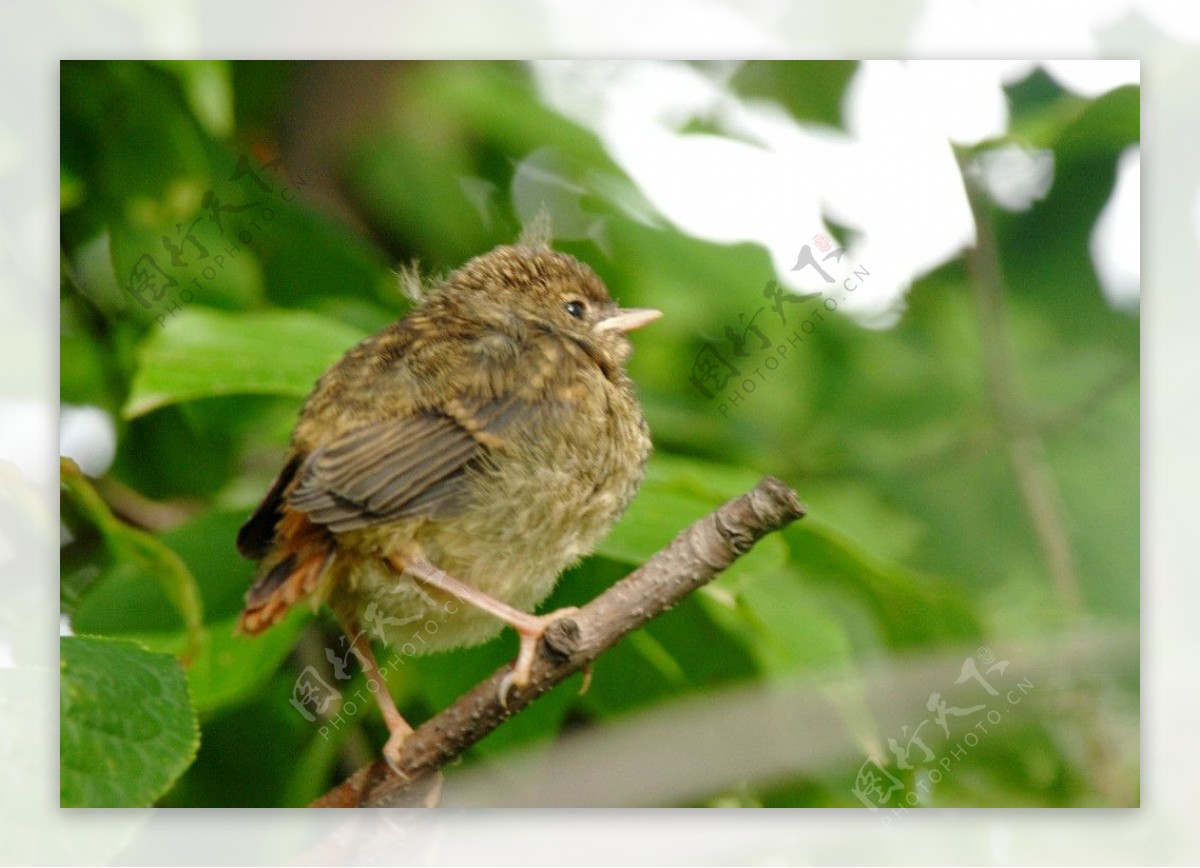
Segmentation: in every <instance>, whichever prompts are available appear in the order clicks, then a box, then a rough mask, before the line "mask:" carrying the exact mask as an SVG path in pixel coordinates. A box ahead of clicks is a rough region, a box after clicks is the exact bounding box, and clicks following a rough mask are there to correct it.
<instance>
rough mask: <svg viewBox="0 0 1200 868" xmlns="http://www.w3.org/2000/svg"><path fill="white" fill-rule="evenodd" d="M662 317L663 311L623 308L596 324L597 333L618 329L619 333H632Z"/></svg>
mask: <svg viewBox="0 0 1200 868" xmlns="http://www.w3.org/2000/svg"><path fill="white" fill-rule="evenodd" d="M660 316H662V311H661V310H654V309H653V308H648V307H623V308H619V309H618V310H617V311H616V312H615V313H613V314H611V315H610V316H606V317H605V318H604V319H602V320H600V321H599V322H598V323H596V331H601V332H602V331H610V330H612V329H616V330H617V331H622V332H631V331H633V330H634V329H640V328H641V327H642V326H644V325H649V324H650V323H652V322H654V321H655V320H656V319H658V318H659V317H660Z"/></svg>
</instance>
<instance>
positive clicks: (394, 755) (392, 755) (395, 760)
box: [383, 729, 412, 781]
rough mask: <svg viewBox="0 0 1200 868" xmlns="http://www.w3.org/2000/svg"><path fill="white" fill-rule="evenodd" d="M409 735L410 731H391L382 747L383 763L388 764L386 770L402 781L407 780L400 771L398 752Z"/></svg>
mask: <svg viewBox="0 0 1200 868" xmlns="http://www.w3.org/2000/svg"><path fill="white" fill-rule="evenodd" d="M411 733H412V730H409V731H408V732H404V731H401V730H399V729H397V730H393V731H392V734H391V735H389V736H388V740H387V743H386V744H385V745H384V746H383V761H384V762H385V763H387V764H388V768H390V769H391V770H392V773H393V774H395V775H396V776H397V777H399V778H401V779H402V780H404V781H407V780H408V774H407V773H406V772H404V771H402V770H401V769H400V752H401V750H403V748H404V742H405V741H406V740H407V739H408V736H409V735H410V734H411Z"/></svg>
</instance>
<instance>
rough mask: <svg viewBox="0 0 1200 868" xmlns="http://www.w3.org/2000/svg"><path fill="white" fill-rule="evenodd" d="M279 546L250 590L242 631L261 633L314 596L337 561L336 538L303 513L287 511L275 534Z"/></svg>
mask: <svg viewBox="0 0 1200 868" xmlns="http://www.w3.org/2000/svg"><path fill="white" fill-rule="evenodd" d="M275 539H276V543H277V544H276V546H275V548H274V550H273V551H272V552H271V553H270V554H268V555H267V557H266V558H265V559H264V560H263V563H262V569H261V571H260V572H259V576H258V580H257V581H255V583H254V584H253V585H252V586H251V588H250V590H249V591H248V592H247V593H246V607H245V609H244V610H243V611H242V616H241V618H239V619H238V625H237V629H238V632H239V633H246V634H248V635H254V634H255V633H261V632H262V631H263V630H265V629H267V628H268V627H270V626H271V625H272V624H275V623H277V622H278V621H280V620H281V619H282V618H283V616H284V615H286V614H287V612H288V610H289V609H291V607H292V606H293V605H294V604H295V603H296V602H298V601H299V600H303V599H306V598H309V597H313V595H314V594H315V593H317V592H318V590H319V588H320V586H321V579H322V577H323V576H324V575H325V573H326V572H327V571H328V569H329V566H330V563H331V562H332V560H333V552H334V547H333V541H332V540H331V539H330V537H329V534H328V532H327V531H325V530H324V528H321V527H319V526H317V525H314V524H313V523H312V522H310V521H309V520H308V518H307V517H306V516H305V515H304V514H303V513H301V512H295V511H292V510H287V509H286V508H285V510H284V514H283V517H282V518H281V519H280V521H279V525H278V527H277V528H276V533H275Z"/></svg>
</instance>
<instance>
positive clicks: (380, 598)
mask: <svg viewBox="0 0 1200 868" xmlns="http://www.w3.org/2000/svg"><path fill="white" fill-rule="evenodd" d="M657 317H658V312H657V311H639V310H621V309H619V308H618V307H617V306H616V304H615V303H614V302H613V301H612V299H611V298H610V296H609V294H608V291H607V289H606V288H605V286H604V284H603V283H602V282H601V281H600V279H599V278H598V277H597V276H596V275H595V273H593V272H592V271H591V269H589V268H587V266H585V265H583V264H581V263H580V262H578V261H577V260H575V259H573V258H572V257H570V256H567V255H565V254H562V253H557V252H554V251H552V250H550V249H549V248H547V247H545V246H542V245H536V244H521V245H516V246H509V247H498V248H496V249H495V250H493V251H491V252H490V253H488V254H486V255H484V256H480V257H477V258H476V259H473V260H471V261H470V262H468V263H467V264H466V265H464V266H463V267H462V268H460V269H459V270H458V271H456V272H454V273H453V274H451V275H450V277H449V278H447V279H446V280H445V281H444V282H443V283H442V284H441V285H440V286H438V287H437V288H436V289H435V290H434V291H433V292H432V293H431V294H430V295H429V296H428V297H427V298H426V299H425V301H424V302H423V303H421V304H420V305H419V306H418V307H417V308H416V309H414V310H413V311H412V312H411V313H409V315H408V316H406V317H404V318H403V319H401V320H399V321H398V322H396V323H393V324H392V325H391V326H389V327H388V328H386V329H384V330H383V331H382V332H380V333H379V334H377V335H375V336H374V337H371V338H368V339H367V340H365V341H363V342H362V343H361V344H359V345H358V346H356V347H354V348H353V349H352V350H350V351H349V352H348V353H347V354H346V355H345V356H344V357H343V358H342V359H341V360H340V361H339V362H337V363H336V364H335V365H334V366H333V367H332V368H330V369H329V371H327V372H326V373H325V375H324V376H322V377H321V379H320V380H319V381H318V383H317V385H316V388H315V389H314V390H313V392H312V394H311V395H310V396H309V398H308V400H307V401H306V402H305V405H304V408H303V410H302V411H301V414H300V419H299V421H298V423H297V425H296V428H295V431H294V433H293V437H292V449H291V454H290V455H289V457H288V460H287V462H286V464H285V466H284V469H283V470H282V471H281V473H280V474H279V476H278V478H277V479H276V480H275V482H274V484H273V485H272V486H271V489H270V491H269V492H268V493H267V495H266V497H265V498H264V500H263V502H262V504H261V505H260V506H259V508H258V510H257V511H256V512H255V513H254V515H253V516H252V517H251V518H250V520H249V521H247V522H246V524H245V526H244V527H243V528H242V529H241V531H240V533H239V534H238V540H237V544H238V550H239V551H240V552H241V553H242V554H243V555H244V556H246V557H248V558H252V559H256V560H261V561H262V566H261V570H260V574H259V578H258V580H257V581H256V582H255V584H254V586H253V587H252V588H251V589H250V592H249V594H248V595H247V599H246V609H245V611H244V612H243V614H242V618H241V624H240V625H241V629H242V630H244V631H245V632H247V633H257V632H260V631H261V630H264V629H266V628H267V627H269V626H271V625H272V624H273V623H275V622H276V621H278V620H279V619H280V618H281V617H282V616H283V615H284V614H285V613H286V611H287V610H288V608H289V607H290V606H292V605H293V604H295V603H296V602H298V601H300V600H302V599H308V600H309V601H310V602H317V601H325V602H328V603H329V605H330V606H331V608H332V609H333V610H334V611H335V613H336V614H337V615H338V616H339V618H340V619H341V621H342V624H343V627H344V629H345V630H346V631H347V633H348V635H349V636H350V637H352V638H353V637H355V636H359V635H360V634H361V632H362V631H361V630H360V629H359V626H360V624H361V622H362V621H363V619H364V616H365V617H366V618H367V620H370V621H372V622H373V624H374V625H375V626H376V627H378V628H379V630H378V632H376V631H372V633H373V635H376V638H382V639H383V640H384V641H386V642H387V643H388V644H389V645H394V650H395V651H396V652H397V653H400V649H401V647H403V648H404V649H405V650H404V653H413V649H416V653H423V652H425V651H431V650H438V649H444V648H451V647H456V646H461V645H468V644H475V643H478V642H482V641H485V640H486V639H489V638H491V637H492V636H494V635H495V634H496V633H498V632H499V631H500V629H501V627H502V626H503V624H502V620H503V621H507V622H508V623H510V624H512V625H513V626H514V627H516V629H517V630H518V633H519V634H520V636H521V645H522V647H521V656H520V657H519V658H518V662H517V666H516V668H515V670H514V678H513V680H514V681H515V682H516V683H518V684H522V683H524V682H525V681H527V679H528V674H529V666H530V664H531V663H532V660H533V650H534V648H535V646H536V642H537V640H538V638H539V637H540V635H541V633H542V632H543V631H544V629H545V626H546V625H548V623H549V622H550V620H552V617H553V616H552V615H551V616H542V617H541V618H537V617H534V616H530V615H527V614H524V613H526V612H528V611H529V610H531V609H532V608H533V607H534V606H536V605H537V604H538V603H539V602H541V601H542V600H543V599H545V597H546V596H547V595H548V594H549V593H550V591H551V589H552V588H553V586H554V582H555V580H556V579H557V577H558V575H559V574H560V573H561V572H562V571H563V569H565V568H566V567H567V566H569V565H570V564H572V563H574V562H575V561H577V560H578V559H579V558H581V557H582V556H584V555H585V554H587V553H589V552H590V551H591V550H592V549H593V547H594V546H595V544H596V542H597V541H598V540H599V538H600V537H601V536H602V535H603V534H604V533H605V532H607V530H608V529H609V528H610V527H611V526H612V524H613V522H615V521H616V519H617V518H618V516H620V514H621V513H622V512H623V511H624V509H625V507H626V506H627V505H628V503H629V501H630V499H631V498H632V497H633V495H634V493H635V492H636V490H637V488H638V486H639V484H640V482H641V478H642V473H643V469H644V466H645V462H646V458H647V456H648V455H649V452H650V439H649V435H648V432H647V428H646V423H645V421H644V419H643V417H642V413H641V408H640V406H639V405H638V402H637V399H636V397H635V396H634V390H633V386H632V383H631V382H630V380H629V378H628V377H627V376H626V374H625V369H624V365H625V361H626V360H627V358H628V356H629V352H630V345H629V342H628V340H627V339H626V338H625V332H626V331H628V330H630V329H633V328H637V327H639V326H641V325H644V324H646V323H647V322H650V321H652V320H653V319H656V318H657ZM367 613H369V614H367ZM367 626H368V627H370V626H371V624H368V625H367ZM417 631H421V642H420V643H419V644H417V643H414V642H413V641H411V637H412V634H413V633H414V632H417ZM355 645H356V650H357V651H358V652H359V657H360V659H362V660H363V662H364V665H365V666H366V667H367V668H368V670H372V669H373V668H374V661H373V658H371V656H370V646H369V644H368V643H367V642H366V641H365V639H362V638H361V637H360V638H359V640H358V641H357V642H356V643H355ZM377 695H379V696H380V697H381V702H382V704H383V710H384V715H385V718H386V719H387V721H388V725H389V728H390V729H391V731H392V738H391V739H390V740H389V743H388V746H387V749H386V750H385V755H388V756H389V758H390V757H392V756H394V755H395V753H396V751H397V750H398V748H399V744H400V741H401V740H402V739H403V736H404V734H405V733H407V732H408V731H409V730H408V726H407V724H406V723H404V721H403V719H402V718H400V716H399V714H398V713H396V711H395V708H394V706H391V703H390V700H388V699H386V690H381V691H378V693H377Z"/></svg>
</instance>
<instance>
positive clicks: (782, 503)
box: [311, 476, 805, 808]
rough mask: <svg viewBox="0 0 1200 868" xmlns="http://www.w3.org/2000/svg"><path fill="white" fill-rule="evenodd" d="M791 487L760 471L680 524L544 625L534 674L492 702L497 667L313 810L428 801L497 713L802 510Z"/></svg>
mask: <svg viewBox="0 0 1200 868" xmlns="http://www.w3.org/2000/svg"><path fill="white" fill-rule="evenodd" d="M804 513H805V509H804V506H803V505H802V504H801V503H800V500H799V498H798V497H797V496H796V493H795V492H794V491H792V490H791V489H790V488H788V487H787V486H786V485H784V484H783V483H782V482H780V481H779V480H778V479H775V478H774V477H770V476H768V477H765V478H764V479H763V480H762V481H761V482H759V484H758V485H757V486H755V487H754V488H753V489H752V490H751V491H749V492H747V493H746V494H743V495H741V496H740V497H737V498H735V499H733V500H731V501H729V502H728V503H726V504H724V505H722V506H721V507H719V508H718V509H717V510H716V511H715V512H712V513H710V514H709V515H706V516H705V517H704V518H702V519H700V520H699V521H697V522H696V523H695V524H693V525H692V526H691V527H689V528H687V529H686V530H684V531H682V532H681V533H680V534H679V535H678V536H677V537H675V539H674V540H673V541H672V542H671V544H670V545H668V546H667V547H666V548H664V549H663V550H661V551H660V552H658V553H657V554H655V555H654V556H653V557H652V558H650V560H648V561H647V562H646V563H645V564H644V565H643V566H641V567H640V568H638V569H637V570H635V571H634V572H632V573H630V574H629V575H628V576H626V577H625V578H624V579H622V580H621V581H619V582H617V584H615V585H613V586H612V587H611V588H609V589H608V590H607V591H605V592H604V593H603V594H601V595H600V596H599V597H597V598H596V599H594V600H592V602H590V603H588V604H587V605H586V606H584V607H583V608H582V609H581V610H580V611H579V612H578V613H577V614H575V615H572V616H570V617H568V618H562V619H560V620H558V621H556V622H555V623H554V624H552V625H551V626H550V629H549V630H548V631H547V632H546V636H545V638H544V640H543V642H542V644H541V646H540V648H539V656H538V659H537V661H536V662H535V663H534V668H533V680H532V682H531V683H530V685H529V686H528V687H526V688H524V689H516V688H514V689H512V690H511V691H510V692H509V694H508V697H507V703H506V704H502V703H501V702H500V683H501V682H502V681H503V680H504V676H505V675H506V674H507V673H508V671H509V670H510V668H511V666H508V665H506V666H504V667H503V668H501V669H500V670H499V671H497V672H495V673H494V674H493V675H492V676H491V677H490V678H488V679H486V680H484V681H483V682H481V683H479V684H477V685H476V686H475V687H474V688H473V689H472V690H471V691H470V692H469V693H467V694H465V695H463V696H462V697H460V698H459V699H458V700H457V701H456V702H455V703H454V704H453V705H451V706H450V707H449V708H447V709H446V710H445V711H443V712H442V713H441V714H439V715H437V716H436V717H433V718H431V719H430V720H429V721H427V722H426V723H425V725H424V726H422V727H421V728H420V729H418V730H417V731H416V732H414V733H413V734H412V735H410V736H409V737H408V739H407V741H405V743H404V747H403V750H402V753H401V756H400V761H399V768H400V771H401V772H402V773H403V776H401V775H397V774H395V773H394V772H393V771H392V770H391V769H390V768H389V767H388V766H387V764H386V763H384V762H383V760H376V761H375V762H373V763H371V764H370V765H368V766H366V767H364V768H362V769H359V770H358V771H357V772H355V773H354V774H353V775H351V776H350V777H349V778H347V779H346V780H345V781H343V782H342V783H340V784H338V785H337V786H336V787H334V788H333V789H332V790H330V791H329V792H328V793H326V794H325V795H323V796H321V797H320V798H319V799H317V800H316V801H314V802H313V803H312V805H311V807H314V808H351V807H394V806H399V805H413V804H421V803H422V802H427V801H428V793H429V791H430V790H431V789H437V788H438V785H437V783H436V782H435V779H436V778H437V774H436V773H437V771H438V769H440V768H441V767H442V766H443V765H445V764H446V763H448V762H450V761H451V760H453V759H454V758H456V757H457V756H459V755H460V754H461V753H462V752H463V751H465V750H466V749H467V748H468V747H470V746H471V745H473V744H474V743H475V742H477V741H479V740H480V739H481V738H483V737H484V736H486V735H487V734H488V733H490V732H491V731H492V730H494V729H495V728H496V727H498V726H499V725H500V724H502V723H503V722H504V721H505V720H507V719H508V718H510V717H512V716H513V715H514V714H517V713H519V712H520V711H521V710H522V709H524V708H525V707H526V706H527V705H529V704H530V703H531V702H533V701H534V700H535V699H537V698H538V697H539V696H541V695H542V694H543V693H546V692H547V691H548V690H550V689H551V688H552V687H554V686H555V685H556V684H558V683H559V682H560V681H563V680H564V679H566V678H568V677H569V676H571V675H573V674H574V673H576V672H578V671H580V670H581V669H584V668H585V667H587V666H588V665H589V664H590V663H591V662H592V661H593V660H595V659H596V658H597V657H599V656H600V655H601V654H603V653H604V652H605V651H606V650H607V649H609V648H611V647H612V646H613V645H615V644H616V643H617V642H619V641H620V640H621V639H622V638H624V637H625V636H627V635H628V634H629V633H632V632H633V631H634V630H636V629H638V628H639V627H641V626H642V625H643V624H645V623H646V622H647V621H650V620H651V619H652V618H655V617H657V616H659V615H661V614H662V613H663V612H665V611H667V610H668V609H670V608H671V607H672V606H674V605H675V604H676V603H678V602H679V601H680V600H682V599H683V598H684V597H686V596H687V595H688V594H690V593H691V592H692V591H695V590H696V589H697V588H699V587H701V586H702V585H704V584H706V583H707V582H709V581H711V580H712V579H713V578H715V577H716V576H717V575H718V574H719V573H721V572H722V571H723V570H725V569H726V568H727V567H728V566H729V565H730V564H732V563H733V562H734V561H735V560H736V559H737V558H739V557H741V556H742V555H744V554H745V553H746V552H748V551H749V550H750V548H751V547H752V546H753V545H754V543H756V542H757V541H758V540H759V539H761V538H762V537H764V536H766V535H767V534H768V533H771V532H772V531H775V530H779V529H780V528H783V527H786V526H787V525H789V524H791V523H792V522H793V521H796V520H797V519H799V518H802V517H803V516H804Z"/></svg>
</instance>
